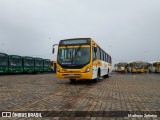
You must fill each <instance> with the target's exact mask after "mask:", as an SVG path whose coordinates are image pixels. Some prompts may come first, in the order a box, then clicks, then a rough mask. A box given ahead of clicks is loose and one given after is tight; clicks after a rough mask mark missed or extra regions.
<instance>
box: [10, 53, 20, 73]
mask: <svg viewBox="0 0 160 120" xmlns="http://www.w3.org/2000/svg"><path fill="white" fill-rule="evenodd" d="M8 72H9V73H22V72H23V66H22V57H21V56H18V55H9V70H8Z"/></svg>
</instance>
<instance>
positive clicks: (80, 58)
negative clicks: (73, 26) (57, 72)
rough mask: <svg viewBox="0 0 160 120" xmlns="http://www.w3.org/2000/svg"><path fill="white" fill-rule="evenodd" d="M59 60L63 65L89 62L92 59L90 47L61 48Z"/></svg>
mask: <svg viewBox="0 0 160 120" xmlns="http://www.w3.org/2000/svg"><path fill="white" fill-rule="evenodd" d="M58 61H59V63H60V64H61V65H68V66H76V65H84V64H87V63H88V62H89V61H90V48H89V47H78V48H77V47H76V48H60V49H59V52H58Z"/></svg>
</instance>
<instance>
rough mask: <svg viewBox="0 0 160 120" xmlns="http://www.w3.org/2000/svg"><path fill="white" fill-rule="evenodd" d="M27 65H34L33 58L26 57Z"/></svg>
mask: <svg viewBox="0 0 160 120" xmlns="http://www.w3.org/2000/svg"><path fill="white" fill-rule="evenodd" d="M25 66H34V61H33V59H26V60H25Z"/></svg>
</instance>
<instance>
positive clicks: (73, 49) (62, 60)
mask: <svg viewBox="0 0 160 120" xmlns="http://www.w3.org/2000/svg"><path fill="white" fill-rule="evenodd" d="M53 46H54V45H53ZM53 53H54V47H53ZM111 67H112V59H111V56H110V55H109V54H108V53H106V52H105V51H104V50H103V49H102V48H101V47H100V46H99V45H98V44H97V43H96V42H95V41H94V40H93V39H92V38H75V39H65V40H60V42H59V44H58V53H57V70H56V76H57V78H68V79H70V81H71V82H74V81H75V80H82V79H83V80H93V81H97V80H98V79H101V78H102V77H103V76H105V77H106V76H108V75H109V73H111V71H112V68H111Z"/></svg>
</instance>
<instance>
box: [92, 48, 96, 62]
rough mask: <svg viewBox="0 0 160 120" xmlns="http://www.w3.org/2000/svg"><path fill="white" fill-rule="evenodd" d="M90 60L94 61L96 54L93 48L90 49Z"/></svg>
mask: <svg viewBox="0 0 160 120" xmlns="http://www.w3.org/2000/svg"><path fill="white" fill-rule="evenodd" d="M92 59H93V61H94V60H96V52H95V51H94V47H92Z"/></svg>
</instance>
